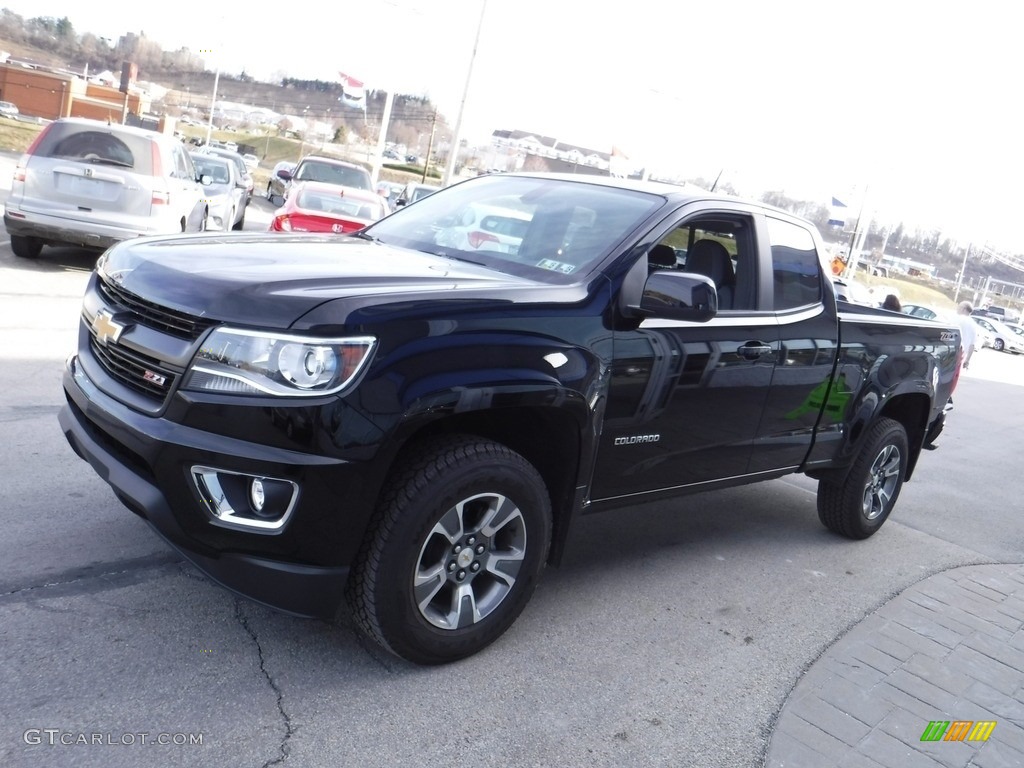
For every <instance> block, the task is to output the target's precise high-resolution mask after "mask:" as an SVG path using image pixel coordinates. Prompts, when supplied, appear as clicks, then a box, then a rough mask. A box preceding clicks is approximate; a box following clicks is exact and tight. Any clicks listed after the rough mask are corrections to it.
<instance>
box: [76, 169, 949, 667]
mask: <svg viewBox="0 0 1024 768" xmlns="http://www.w3.org/2000/svg"><path fill="white" fill-rule="evenodd" d="M823 254H824V249H823V247H822V243H821V240H820V235H819V233H818V232H817V230H816V229H815V228H814V226H813V225H811V224H809V223H807V222H805V221H803V220H801V219H799V218H796V217H794V216H791V215H789V214H788V213H785V212H783V211H781V210H776V209H773V208H770V207H767V206H765V205H762V204H760V203H756V202H749V201H743V200H739V199H736V198H730V197H720V196H714V195H709V194H703V193H697V194H695V193H694V192H693V191H692V190H683V189H680V188H678V187H673V186H669V185H662V184H655V183H633V182H627V181H622V180H616V179H609V178H598V177H584V176H557V175H542V174H534V175H531V174H518V175H517V174H500V175H498V174H495V175H490V176H482V177H478V178H475V179H471V180H468V181H465V182H462V183H459V184H456V185H454V186H452V187H449V188H447V189H444V190H441V191H439V192H437V193H435V194H434V195H431V196H430V197H427V198H425V199H423V200H421V201H419V202H417V203H416V204H415V205H411V206H407V207H405V208H403V209H401V210H400V211H398V212H396V213H394V214H392V215H391V216H388V217H387V218H385V219H382V220H381V221H379V222H377V223H375V224H373V225H371V226H369V227H367V228H366V229H365V230H363V231H361V232H359V233H357V234H355V235H352V236H344V237H339V236H329V235H285V234H255V233H254V234H248V233H223V234H199V235H178V236H173V237H150V238H142V239H137V240H132V241H127V242H124V243H120V244H118V245H115V246H113V247H112V248H110V249H109V250H108V251H106V253H105V254H104V255H103V256H102V257H101V258H100V260H99V261H98V263H97V267H96V270H95V272H94V274H93V275H92V276H91V278H90V281H89V284H88V287H87V290H86V293H85V296H84V301H83V307H82V320H81V329H80V334H79V346H78V350H77V354H75V355H73V356H72V357H71V358H70V359H69V360H68V363H67V367H66V371H65V377H64V388H65V391H66V395H67V404H66V406H64V407H63V409H62V411H61V413H60V417H59V418H60V423H61V426H62V429H63V431H64V434H65V435H66V437H67V439H68V441H69V443H70V444H71V446H72V447H73V448H74V450H75V452H76V453H77V454H78V455H79V456H80V457H82V458H84V459H86V460H87V461H88V462H89V463H90V464H91V465H92V466H93V468H94V469H95V471H96V472H97V473H98V474H99V475H100V477H102V478H103V479H104V480H105V481H106V482H107V483H109V484H110V486H111V487H112V488H113V491H114V493H115V494H116V496H117V498H118V499H120V500H121V501H122V502H123V503H124V504H125V506H127V507H128V508H129V509H130V510H131V511H133V512H135V513H136V514H138V515H140V516H141V517H143V518H145V519H146V520H147V521H148V522H149V523H150V524H151V525H152V527H153V528H155V529H156V531H157V532H159V534H161V535H162V536H163V537H164V538H165V539H166V540H167V541H168V542H169V543H170V544H171V545H173V546H174V547H176V548H177V549H178V550H180V551H181V552H182V553H183V554H184V556H186V557H187V558H188V559H189V560H190V561H192V562H193V563H194V564H195V565H196V566H198V567H199V568H200V569H201V570H202V571H204V572H205V573H206V574H208V575H209V576H210V577H212V578H213V579H214V580H216V581H218V582H219V583H221V584H222V585H224V586H226V587H227V588H229V589H231V590H234V591H235V592H237V593H240V594H242V595H244V596H247V597H249V598H251V599H254V600H257V601H259V602H261V603H263V604H266V605H269V606H273V607H275V608H278V609H281V610H284V611H288V612H291V613H293V614H296V615H302V616H313V617H330V616H332V615H334V613H335V611H337V610H339V609H345V606H346V604H347V606H348V608H347V609H348V610H350V611H351V612H352V615H353V616H354V617H355V620H356V624H357V626H358V627H359V628H360V629H361V630H362V631H363V632H364V633H365V634H366V635H367V636H368V637H369V638H371V639H372V640H374V641H376V642H377V643H379V644H380V645H381V646H382V647H384V648H385V649H387V650H388V651H390V652H392V653H394V654H396V655H398V656H400V657H403V658H405V659H408V660H411V661H413V662H416V663H421V664H437V663H444V662H449V661H452V660H455V659H459V658H462V657H465V656H467V655H470V654H472V653H475V652H477V651H479V650H480V649H482V648H484V647H485V646H487V645H488V644H489V643H491V642H493V641H494V640H495V639H497V638H498V637H499V636H500V635H501V634H502V633H503V632H504V631H505V630H506V629H507V628H508V627H509V626H510V625H511V624H512V622H513V621H514V620H515V618H516V617H517V616H518V615H519V614H520V612H521V611H522V610H523V608H524V606H525V604H526V602H527V601H528V599H529V598H530V596H531V593H532V592H533V591H534V588H535V586H536V584H537V581H538V578H539V576H540V575H541V572H542V570H543V568H544V566H545V565H546V564H557V563H558V561H559V559H560V557H561V556H562V552H563V549H564V547H565V544H566V541H567V539H568V537H569V536H570V534H571V531H572V529H573V525H574V523H575V522H576V521H577V520H578V519H579V517H580V516H581V515H585V514H587V513H591V512H596V511H599V510H605V509H609V508H612V507H623V506H631V507H636V506H637V505H638V504H640V503H641V502H645V501H649V500H658V499H666V498H669V497H673V496H677V495H679V494H686V493H691V492H696V491H705V490H709V489H715V488H722V487H726V486H734V485H739V484H743V483H752V482H758V481H763V480H769V479H772V478H777V477H780V476H783V475H786V474H789V473H795V472H802V473H805V474H807V475H809V476H811V477H814V478H816V479H817V480H818V481H819V485H818V500H817V508H818V514H819V517H820V519H821V521H822V523H823V524H824V525H825V526H827V527H828V528H829V529H831V530H832V531H835V532H836V533H838V534H841V535H842V536H845V537H848V538H851V539H864V538H867V537H869V536H871V535H872V534H873V533H875V532H876V531H877V530H878V529H879V528H880V527H881V525H882V524H883V523H884V522H885V520H886V518H887V517H888V516H889V514H890V513H891V511H892V509H893V505H894V504H895V503H896V500H897V497H898V496H899V494H900V490H901V488H902V486H903V483H904V482H905V481H906V480H908V479H909V478H910V477H911V475H912V473H913V471H914V468H915V465H916V464H917V461H918V459H919V458H920V456H921V453H922V449H924V448H930V447H934V441H935V438H936V437H937V436H938V434H939V432H940V431H941V430H942V427H943V424H944V419H945V411H946V406H947V403H948V402H949V401H950V395H951V393H952V390H953V387H954V386H955V384H956V379H957V374H958V371H959V354H960V339H959V333H958V330H957V328H956V327H948V326H944V325H941V324H938V323H933V322H930V321H922V320H918V319H916V318H909V317H907V316H905V315H900V314H897V313H892V312H887V311H884V310H880V309H873V308H868V307H860V306H856V305H853V304H848V303H845V302H839V301H837V299H836V296H835V293H834V291H833V287H832V283H831V281H830V279H829V270H828V265H827V264H826V263H825V262H824V260H823ZM630 514H631V516H633V517H635V516H636V515H641V514H643V511H642V508H640V509H633V510H631V512H630Z"/></svg>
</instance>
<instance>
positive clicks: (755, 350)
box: [736, 341, 772, 360]
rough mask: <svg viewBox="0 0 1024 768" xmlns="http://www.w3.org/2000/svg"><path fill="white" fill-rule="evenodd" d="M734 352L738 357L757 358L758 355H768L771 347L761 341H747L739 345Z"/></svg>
mask: <svg viewBox="0 0 1024 768" xmlns="http://www.w3.org/2000/svg"><path fill="white" fill-rule="evenodd" d="M736 352H737V354H739V356H740V357H742V358H745V359H747V360H757V359H758V358H759V357H764V356H765V355H770V354H771V353H772V348H771V346H770V345H768V344H765V343H764V342H763V341H748V342H747V343H746V344H743V345H741V346H740V348H739V349H737V350H736Z"/></svg>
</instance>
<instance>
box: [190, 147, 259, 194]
mask: <svg viewBox="0 0 1024 768" xmlns="http://www.w3.org/2000/svg"><path fill="white" fill-rule="evenodd" d="M202 151H203V152H205V153H206V154H208V155H216V156H217V157H223V158H225V159H227V160H230V161H231V162H232V163H234V165H235V169H236V170H237V171H238V178H239V182H238V184H239V186H240V187H242V189H244V190H245V204H246V205H248V204H249V201H250V200H252V190H253V187H254V186H255V182H254V181H253V178H252V174H250V173H249V168H248V167H247V166H246V164H245V159H244V158H243V157H242V156H241V155H240V154H238V152H236V151H235V150H233V149H218V148H217V147H206V148H205V149H203V150H202Z"/></svg>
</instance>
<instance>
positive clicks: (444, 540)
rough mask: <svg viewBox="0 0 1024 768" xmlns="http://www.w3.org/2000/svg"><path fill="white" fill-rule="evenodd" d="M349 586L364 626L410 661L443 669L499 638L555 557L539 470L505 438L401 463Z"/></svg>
mask: <svg viewBox="0 0 1024 768" xmlns="http://www.w3.org/2000/svg"><path fill="white" fill-rule="evenodd" d="M397 466H399V467H401V469H400V470H399V471H398V472H397V473H396V475H394V476H393V477H392V478H391V480H390V481H389V485H388V487H387V488H386V490H385V492H384V495H383V497H382V500H381V502H380V504H379V506H378V510H377V515H376V517H375V520H374V525H373V526H371V532H370V534H369V536H368V538H367V540H366V541H365V542H364V544H363V547H362V549H361V550H360V553H359V556H358V558H357V561H356V564H355V566H354V568H353V572H352V577H351V580H350V582H349V585H348V599H349V605H350V607H351V608H352V613H353V616H354V618H355V621H356V623H357V625H358V626H359V627H360V629H361V630H362V631H363V632H364V633H365V634H366V635H368V636H369V637H370V638H371V639H372V640H374V641H375V642H377V643H378V644H380V645H381V646H382V647H384V648H385V649H387V650H388V651H390V652H391V653H394V654H395V655H397V656H400V657H402V658H404V659H407V660H408V661H412V662H414V663H417V664H443V663H446V662H450V661H455V660H457V659H461V658H464V657H466V656H470V655H472V654H474V653H476V652H477V651H479V650H481V649H483V648H484V647H486V646H487V645H489V644H490V643H492V642H494V641H495V640H496V639H497V638H498V637H500V636H501V634H502V633H504V632H505V630H507V629H508V628H509V627H510V626H511V625H512V623H513V622H514V621H515V619H516V617H517V616H518V615H519V614H520V613H521V612H522V610H523V608H524V607H525V606H526V603H527V601H528V600H529V599H530V596H531V595H532V594H533V591H534V588H535V587H536V585H537V581H538V578H539V576H540V572H541V570H542V569H543V567H544V563H545V561H546V560H547V554H548V547H549V545H550V541H551V502H550V499H549V497H548V492H547V488H546V487H545V485H544V481H543V480H542V479H541V477H540V474H539V473H538V472H537V470H536V469H535V468H534V467H533V465H531V464H530V463H529V462H528V461H526V459H524V458H523V457H522V456H520V455H519V454H517V453H515V452H514V451H512V450H510V449H509V448H507V447H505V446H503V445H500V444H498V443H494V442H491V441H489V440H484V439H481V438H473V437H469V436H461V437H451V436H448V437H442V438H435V439H431V440H428V441H425V442H424V443H422V444H421V445H419V446H418V447H417V448H415V449H414V450H413V451H412V452H411V453H410V454H408V455H407V456H406V457H404V458H403V459H400V460H399V463H398V464H397Z"/></svg>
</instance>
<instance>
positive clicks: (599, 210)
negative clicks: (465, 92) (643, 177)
mask: <svg viewBox="0 0 1024 768" xmlns="http://www.w3.org/2000/svg"><path fill="white" fill-rule="evenodd" d="M663 203H664V198H662V197H659V196H657V195H651V194H648V193H644V192H636V191H633V190H627V189H618V188H615V187H605V186H603V185H600V184H590V183H586V182H575V181H567V180H563V179H549V178H530V177H514V176H505V175H503V174H494V175H492V176H480V177H477V178H476V179H471V180H469V181H465V182H461V183H459V184H456V185H454V186H451V187H448V188H446V189H443V190H441V191H439V192H435V193H434V194H432V195H428V196H427V197H425V198H423V199H422V200H420V201H419V202H417V203H416V204H415V205H412V206H408V207H406V208H402V209H400V210H399V211H397V212H396V213H394V214H392V215H390V216H388V217H387V218H385V219H383V220H381V221H379V222H377V224H375V225H374V226H373V227H372V228H371V229H370V230H369V233H370V234H371V235H372V236H374V237H376V238H379V239H380V240H381V241H383V242H385V243H388V244H391V245H398V246H403V247H406V248H413V249H416V250H421V251H425V252H427V253H432V254H440V255H445V256H451V257H453V258H459V259H467V260H470V261H474V262H479V263H482V264H486V265H488V266H490V267H492V268H495V269H499V270H502V271H505V272H509V273H513V274H523V275H529V276H531V277H533V278H535V279H541V280H547V281H549V282H565V281H568V280H572V279H576V277H577V276H578V275H579V274H581V273H586V272H587V271H589V270H590V269H592V268H593V267H594V265H596V264H597V263H598V262H599V261H600V260H601V259H602V258H604V257H605V256H607V255H608V254H609V253H610V252H611V250H612V249H613V248H614V247H615V246H616V245H619V244H620V243H621V241H622V240H623V239H624V238H625V237H626V235H628V234H629V233H631V232H633V231H634V230H635V229H636V227H637V226H638V225H639V223H640V222H641V221H643V220H644V219H645V218H646V217H647V216H648V215H650V213H651V212H652V211H653V210H654V209H656V208H657V207H658V206H659V205H662V204H663Z"/></svg>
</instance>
